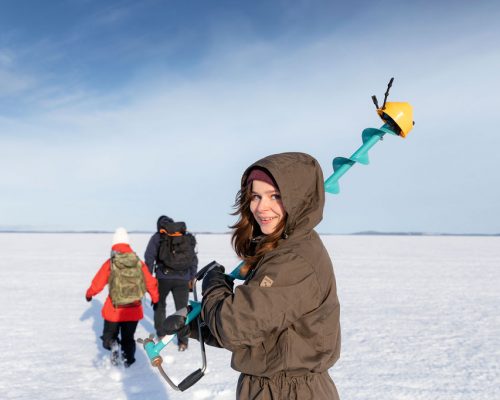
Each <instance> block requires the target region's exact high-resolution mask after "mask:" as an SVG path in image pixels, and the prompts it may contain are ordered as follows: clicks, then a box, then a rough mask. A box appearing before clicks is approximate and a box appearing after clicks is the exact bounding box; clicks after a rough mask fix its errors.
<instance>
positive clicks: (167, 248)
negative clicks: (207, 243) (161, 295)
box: [158, 222, 197, 273]
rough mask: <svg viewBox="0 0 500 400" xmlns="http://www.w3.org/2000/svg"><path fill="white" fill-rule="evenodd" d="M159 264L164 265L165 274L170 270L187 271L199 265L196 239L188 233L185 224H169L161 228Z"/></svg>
mask: <svg viewBox="0 0 500 400" xmlns="http://www.w3.org/2000/svg"><path fill="white" fill-rule="evenodd" d="M159 233H160V247H159V249H158V262H159V263H161V264H163V266H164V270H163V272H164V273H168V271H169V270H173V271H178V272H182V271H186V270H187V269H188V268H189V267H191V266H193V265H195V264H196V263H197V257H196V251H195V248H196V239H195V237H194V236H193V235H192V234H191V233H189V232H186V224H185V223H184V222H168V223H165V224H164V225H162V226H161V227H160V231H159Z"/></svg>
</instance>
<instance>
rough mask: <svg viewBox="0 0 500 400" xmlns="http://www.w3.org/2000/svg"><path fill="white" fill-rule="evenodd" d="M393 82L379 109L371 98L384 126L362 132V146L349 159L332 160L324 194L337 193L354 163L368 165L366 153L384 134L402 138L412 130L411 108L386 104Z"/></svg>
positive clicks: (404, 105)
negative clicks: (331, 170) (331, 169)
mask: <svg viewBox="0 0 500 400" xmlns="http://www.w3.org/2000/svg"><path fill="white" fill-rule="evenodd" d="M393 81H394V78H391V80H390V81H389V84H388V85H387V90H386V92H385V95H384V103H383V104H382V107H379V105H378V101H377V97H376V96H372V100H373V103H374V104H375V107H376V108H377V114H378V115H379V116H380V118H381V119H382V121H384V125H383V126H382V127H380V128H379V129H376V128H366V129H365V130H363V133H362V134H361V138H362V141H363V144H362V145H361V147H359V148H358V149H357V150H356V151H355V152H354V153H353V154H352V155H351V156H350V157H348V158H347V157H335V158H334V159H333V162H332V165H333V174H332V175H331V176H330V177H329V178H327V180H326V181H325V191H326V192H328V193H332V194H337V193H339V192H340V188H339V182H338V181H339V179H340V178H341V177H342V175H344V174H345V173H346V172H347V171H348V170H349V169H350V168H351V167H352V166H353V165H354V164H355V163H360V164H364V165H367V164H369V162H370V160H369V158H368V151H369V150H370V149H371V148H372V147H373V146H374V145H375V144H376V143H377V142H378V141H380V140H382V138H383V137H384V135H385V134H386V133H389V134H391V135H395V136H401V137H403V138H404V137H406V135H408V133H409V132H410V131H411V130H412V128H413V125H415V122H414V121H413V108H412V106H411V105H410V104H409V103H396V102H390V103H387V97H388V96H389V90H390V88H391V86H392V82H393Z"/></svg>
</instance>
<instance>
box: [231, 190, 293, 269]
mask: <svg viewBox="0 0 500 400" xmlns="http://www.w3.org/2000/svg"><path fill="white" fill-rule="evenodd" d="M251 200H252V182H250V183H249V184H247V185H245V186H244V187H242V188H241V190H240V191H239V192H238V193H237V194H236V200H235V203H234V206H233V207H234V208H235V209H236V211H235V212H234V213H232V214H231V215H239V218H238V221H236V223H235V224H234V225H232V226H230V228H231V229H233V234H232V236H231V242H232V244H233V248H234V250H235V252H236V254H237V255H238V257H240V258H241V260H242V261H243V262H244V263H245V265H244V267H243V268H242V269H241V270H240V274H241V275H242V276H245V275H246V273H247V272H248V271H249V270H251V269H253V268H255V266H256V265H257V263H258V262H259V260H260V259H261V258H262V257H263V256H264V254H266V253H267V252H269V251H271V250H273V249H275V248H276V247H277V246H278V241H279V240H280V239H281V238H282V236H283V233H284V231H285V226H286V221H287V214H286V213H285V217H284V218H283V219H282V220H281V221H280V222H279V224H278V226H276V230H275V231H274V232H273V233H271V234H269V235H262V232H261V230H260V227H259V224H257V221H255V218H254V216H253V214H252V212H251V211H250V202H251ZM261 235H262V237H261V238H260V240H254V239H256V238H257V237H259V236H261Z"/></svg>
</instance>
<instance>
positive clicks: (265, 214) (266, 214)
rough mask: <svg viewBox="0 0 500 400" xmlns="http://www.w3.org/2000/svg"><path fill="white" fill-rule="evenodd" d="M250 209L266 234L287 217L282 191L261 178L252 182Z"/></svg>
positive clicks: (271, 231)
mask: <svg viewBox="0 0 500 400" xmlns="http://www.w3.org/2000/svg"><path fill="white" fill-rule="evenodd" d="M250 211H251V212H252V214H253V216H254V218H255V220H256V221H257V223H258V224H259V226H260V230H261V231H262V233H263V234H264V235H269V234H271V233H273V232H274V231H275V230H276V227H277V226H278V224H279V223H280V221H281V220H282V219H283V218H284V217H285V209H284V208H283V203H282V202H281V196H280V193H279V192H278V191H277V190H276V189H275V188H274V186H272V185H270V184H269V183H266V182H263V181H259V180H254V181H253V182H252V200H251V201H250Z"/></svg>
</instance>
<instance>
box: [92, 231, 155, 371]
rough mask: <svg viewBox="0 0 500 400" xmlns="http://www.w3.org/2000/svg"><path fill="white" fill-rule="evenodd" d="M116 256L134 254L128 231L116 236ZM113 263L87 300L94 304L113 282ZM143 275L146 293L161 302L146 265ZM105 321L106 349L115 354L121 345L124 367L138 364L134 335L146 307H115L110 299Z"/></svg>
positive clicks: (102, 272)
mask: <svg viewBox="0 0 500 400" xmlns="http://www.w3.org/2000/svg"><path fill="white" fill-rule="evenodd" d="M111 250H112V254H114V253H133V250H132V248H131V247H130V244H129V237H128V234H127V231H126V230H125V228H118V229H117V230H116V231H115V233H114V235H113V243H112V247H111ZM110 261H111V259H110V258H109V259H107V260H106V262H105V263H104V264H102V266H101V268H100V269H99V271H98V272H97V274H96V275H95V276H94V279H92V283H91V285H90V287H89V288H88V289H87V293H86V294H85V298H86V300H87V301H91V300H92V297H93V296H95V295H96V294H98V293H100V292H101V291H102V290H103V289H104V287H105V286H106V284H108V282H109V278H110V275H111V262H110ZM140 263H141V264H142V273H143V276H144V283H145V287H146V291H147V292H148V293H149V295H150V296H151V300H152V302H153V303H157V302H158V300H159V294H158V283H157V281H156V279H155V278H154V277H153V276H152V275H151V273H150V272H149V270H148V267H147V266H146V264H145V263H144V262H143V261H140ZM101 314H102V317H103V318H104V329H103V333H102V336H101V339H102V345H103V347H104V348H105V349H106V350H111V349H112V348H113V347H114V345H115V344H120V347H121V351H122V354H123V358H124V366H125V367H129V366H130V365H132V364H133V363H134V362H135V340H134V334H135V330H136V328H137V323H138V322H139V320H141V319H142V318H143V317H144V314H143V310H142V303H141V301H140V300H138V301H135V302H133V303H130V304H125V305H120V306H116V307H115V306H114V305H113V302H112V300H111V297H110V295H109V294H108V297H107V298H106V302H105V303H104V306H103V307H102V311H101Z"/></svg>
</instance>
